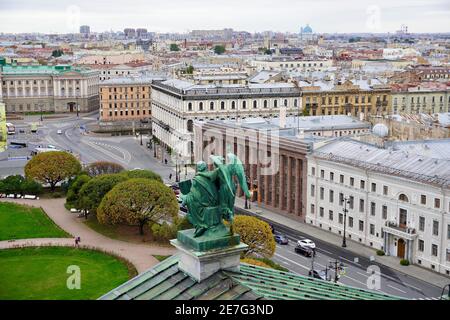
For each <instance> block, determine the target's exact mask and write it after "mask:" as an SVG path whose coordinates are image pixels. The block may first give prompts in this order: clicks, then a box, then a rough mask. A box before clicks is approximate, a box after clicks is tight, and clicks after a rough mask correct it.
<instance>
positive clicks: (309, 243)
mask: <svg viewBox="0 0 450 320" xmlns="http://www.w3.org/2000/svg"><path fill="white" fill-rule="evenodd" d="M297 245H298V246H302V247H308V248H311V249H316V244H315V243H314V241H312V240H309V239H306V238H304V239H300V240H298V241H297Z"/></svg>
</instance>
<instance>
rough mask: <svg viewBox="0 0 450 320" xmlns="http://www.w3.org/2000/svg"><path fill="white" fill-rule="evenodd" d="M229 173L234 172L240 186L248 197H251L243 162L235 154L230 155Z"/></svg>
mask: <svg viewBox="0 0 450 320" xmlns="http://www.w3.org/2000/svg"><path fill="white" fill-rule="evenodd" d="M227 156H228V163H229V164H228V165H227V167H228V171H230V172H234V174H235V175H236V177H237V178H238V181H239V185H240V186H241V188H242V191H244V193H245V195H246V196H247V197H250V191H249V190H248V185H247V178H246V177H245V170H244V165H243V164H242V161H241V160H240V159H239V158H238V157H237V156H236V155H235V154H233V153H228V155H227Z"/></svg>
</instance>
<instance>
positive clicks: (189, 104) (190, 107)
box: [188, 102, 192, 111]
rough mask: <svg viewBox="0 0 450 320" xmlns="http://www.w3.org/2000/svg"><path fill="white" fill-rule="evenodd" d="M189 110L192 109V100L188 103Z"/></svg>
mask: <svg viewBox="0 0 450 320" xmlns="http://www.w3.org/2000/svg"><path fill="white" fill-rule="evenodd" d="M188 111H192V102H189V103H188Z"/></svg>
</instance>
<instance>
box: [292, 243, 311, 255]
mask: <svg viewBox="0 0 450 320" xmlns="http://www.w3.org/2000/svg"><path fill="white" fill-rule="evenodd" d="M294 250H295V252H296V253H300V254H302V255H304V256H305V257H312V255H313V250H312V249H311V248H308V247H303V246H296V247H295V249H294Z"/></svg>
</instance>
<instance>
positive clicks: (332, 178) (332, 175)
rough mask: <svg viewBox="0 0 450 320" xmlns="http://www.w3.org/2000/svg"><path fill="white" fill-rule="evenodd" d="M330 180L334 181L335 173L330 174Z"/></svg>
mask: <svg viewBox="0 0 450 320" xmlns="http://www.w3.org/2000/svg"><path fill="white" fill-rule="evenodd" d="M330 180H331V181H334V173H333V172H330Z"/></svg>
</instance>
